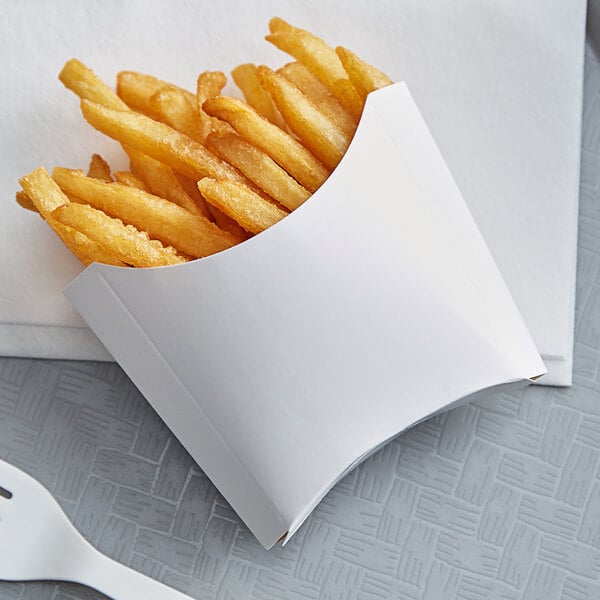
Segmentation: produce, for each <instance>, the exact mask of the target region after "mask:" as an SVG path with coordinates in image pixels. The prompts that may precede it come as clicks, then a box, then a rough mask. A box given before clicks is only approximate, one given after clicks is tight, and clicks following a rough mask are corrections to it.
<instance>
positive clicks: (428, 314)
mask: <svg viewBox="0 0 600 600" xmlns="http://www.w3.org/2000/svg"><path fill="white" fill-rule="evenodd" d="M65 294H66V295H67V297H68V298H69V300H70V301H71V302H72V303H73V304H74V305H75V307H76V308H77V310H78V311H79V312H80V313H81V315H82V316H83V318H84V319H85V321H86V322H87V323H88V325H89V326H90V327H91V328H92V330H93V331H94V332H95V334H96V335H97V336H98V337H99V338H100V340H101V341H102V342H103V344H105V346H106V348H107V349H108V350H109V351H110V352H111V354H112V355H113V356H114V357H115V359H116V360H117V361H118V362H119V363H120V364H121V366H122V367H123V368H124V369H125V371H126V372H127V373H128V375H129V376H130V377H131V379H132V380H133V381H134V383H135V384H136V385H137V386H138V387H139V389H140V390H141V392H142V393H143V394H144V395H145V396H146V398H147V399H148V401H149V402H150V403H151V404H152V406H153V407H154V408H155V409H156V410H157V412H158V413H159V414H160V415H161V417H162V418H163V419H164V421H165V422H166V423H167V425H168V426H169V427H170V428H171V429H172V431H173V432H174V433H175V435H176V436H177V437H178V438H179V439H180V441H181V442H182V443H183V445H184V446H185V447H186V449H187V450H188V451H189V452H190V454H191V455H192V457H193V458H194V459H195V460H196V461H197V462H198V464H199V465H200V467H201V468H202V469H203V470H204V471H205V472H206V473H207V475H208V476H209V477H210V478H211V480H212V481H213V482H214V484H215V485H216V486H217V487H218V489H219V490H220V492H221V493H222V494H223V495H224V496H225V498H226V499H227V500H228V501H229V502H230V504H231V505H232V507H233V508H234V509H235V510H236V511H237V513H238V514H239V515H240V517H241V518H242V519H243V520H244V521H245V523H246V524H247V525H248V527H249V528H250V529H251V530H252V532H253V533H254V534H255V535H256V537H257V538H258V539H259V541H260V542H261V543H262V544H263V545H264V546H265V547H270V546H271V545H273V544H274V543H275V542H276V541H277V540H279V539H281V538H283V539H284V541H285V540H287V539H289V537H290V536H291V535H292V534H293V533H294V532H295V531H296V529H297V528H298V527H299V526H300V525H301V523H302V522H303V521H304V519H305V518H306V517H307V516H308V514H310V512H311V510H312V509H313V508H314V507H315V506H316V504H317V503H318V502H319V501H320V500H321V498H322V497H323V496H324V495H325V494H326V493H327V491H328V490H329V489H330V488H331V487H332V486H333V485H334V484H335V483H336V482H337V481H338V480H339V479H340V478H341V477H342V476H343V475H344V474H345V473H347V472H348V470H349V469H351V468H352V467H354V466H355V465H356V464H358V462H360V460H362V459H364V458H365V457H366V456H367V455H368V454H370V453H371V452H372V451H374V450H375V449H376V448H378V447H379V446H381V445H382V444H383V443H385V442H386V441H387V440H389V439H390V438H392V437H394V436H395V435H397V434H398V433H400V432H401V431H403V430H405V429H406V428H408V427H410V426H411V425H414V424H415V423H417V422H418V421H421V420H422V419H424V418H426V417H428V416H430V415H432V414H434V413H437V412H439V411H441V410H445V409H447V408H449V407H450V406H451V405H454V404H456V403H457V402H460V401H465V400H466V399H471V398H473V397H477V396H478V395H480V394H482V393H485V392H488V391H490V390H491V389H494V390H496V389H498V388H499V387H501V386H515V385H523V384H524V383H527V382H528V380H530V379H531V378H533V377H537V376H539V375H541V374H543V373H545V372H546V369H545V367H544V364H543V362H542V361H541V358H540V356H539V353H538V352H537V350H536V348H535V346H534V344H533V342H532V340H531V337H530V335H529V332H528V331H527V328H526V326H525V325H524V323H523V320H522V318H521V316H520V314H519V312H518V310H517V308H516V306H515V304H514V302H513V300H512V298H511V295H510V293H509V291H508V289H507V287H506V285H505V283H504V281H503V279H502V277H501V275H500V273H499V272H498V269H497V267H496V265H495V263H494V261H493V259H492V257H491V255H490V253H489V251H488V249H487V247H486V245H485V242H484V241H483V238H482V237H481V235H480V233H479V231H478V229H477V227H476V225H475V223H474V221H473V219H472V217H471V215H470V213H469V211H468V209H467V207H466V205H465V203H464V201H463V199H462V197H461V194H460V192H459V190H458V188H457V187H456V185H455V183H454V181H453V179H452V176H451V175H450V173H449V171H448V169H447V167H446V165H445V163H444V160H443V158H442V156H441V155H440V153H439V151H438V149H437V147H436V145H435V143H434V141H433V139H432V138H431V135H430V133H429V131H428V129H427V126H426V125H425V123H424V121H423V119H422V117H421V115H420V114H419V111H418V109H417V107H416V105H415V104H414V102H413V100H412V98H411V96H410V94H409V92H408V89H407V88H406V86H405V85H404V84H402V83H400V84H396V85H393V86H390V87H388V88H385V89H382V90H379V91H378V92H375V93H373V94H371V95H370V96H369V99H368V101H367V105H366V107H365V110H364V113H363V117H362V120H361V123H360V125H359V128H358V131H357V133H356V135H355V138H354V140H353V142H352V144H351V146H350V148H349V150H348V152H347V153H346V155H345V157H344V158H343V160H342V162H341V163H340V164H339V166H338V167H337V169H336V170H335V171H334V173H333V174H332V175H331V177H330V178H329V179H328V180H327V182H326V183H325V184H324V185H323V186H322V187H321V188H320V189H319V190H318V192H317V193H316V194H314V195H313V196H312V197H311V198H310V199H309V200H308V201H307V202H306V203H305V204H304V205H302V206H301V207H300V208H299V209H297V210H296V211H295V212H294V213H292V214H291V215H290V216H288V217H286V218H285V219H284V220H282V221H281V222H279V223H278V224H277V225H275V226H273V227H271V228H270V229H268V230H267V231H265V232H263V233H261V234H260V235H258V236H256V237H254V238H252V239H250V240H248V241H246V242H244V243H242V244H240V245H238V246H235V247H233V248H231V249H229V250H226V251H224V252H222V253H220V254H217V255H214V256H211V257H208V258H205V259H202V260H197V261H193V262H190V263H187V264H184V265H177V266H172V267H162V268H155V269H121V268H116V267H109V266H105V265H98V264H94V265H91V266H90V267H88V268H87V269H86V270H85V271H84V272H83V273H82V274H81V275H80V276H79V277H78V278H77V279H76V280H75V281H74V282H73V283H72V284H71V285H70V286H69V287H68V288H67V289H66V290H65Z"/></svg>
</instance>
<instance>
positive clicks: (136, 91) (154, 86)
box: [98, 71, 196, 115]
mask: <svg viewBox="0 0 600 600" xmlns="http://www.w3.org/2000/svg"><path fill="white" fill-rule="evenodd" d="M163 87H178V86H175V85H173V84H172V83H169V82H168V81H163V80H161V79H157V78H156V77H153V76H152V75H144V74H142V73H136V72H135V71H121V72H120V73H117V94H118V95H119V97H120V98H121V99H122V100H123V101H124V102H125V104H127V106H128V107H130V108H133V109H134V110H138V111H142V112H144V113H146V114H149V115H153V113H152V106H151V105H150V98H151V97H152V96H153V95H154V94H155V93H156V92H158V90H160V89H161V88H163ZM178 89H180V90H181V91H182V92H183V93H184V95H185V96H186V98H187V99H188V101H189V102H190V104H192V105H193V104H194V103H195V101H196V100H195V97H194V94H192V93H191V92H189V91H188V90H184V89H183V88H178ZM98 104H101V103H100V102H98Z"/></svg>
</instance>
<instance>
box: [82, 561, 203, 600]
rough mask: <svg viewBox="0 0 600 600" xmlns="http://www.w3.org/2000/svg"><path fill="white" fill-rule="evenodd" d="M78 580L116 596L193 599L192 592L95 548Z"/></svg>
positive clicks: (120, 599) (133, 599)
mask: <svg viewBox="0 0 600 600" xmlns="http://www.w3.org/2000/svg"><path fill="white" fill-rule="evenodd" d="M91 556H92V557H93V559H92V560H89V561H87V568H86V569H82V571H83V572H80V573H78V579H77V581H78V582H79V583H83V584H84V585H87V586H89V587H92V588H94V589H96V590H98V591H99V592H102V593H103V594H106V595H107V596H109V597H110V598H112V599H113V600H154V599H155V598H156V599H160V600H192V598H190V596H187V595H186V594H183V593H182V592H178V591H177V590H175V589H173V588H171V587H168V586H166V585H165V584H164V583H160V581H157V580H156V579H152V578H151V577H148V576H147V575H144V574H143V573H140V572H139V571H135V570H134V569H130V568H129V567H126V566H125V565H122V564H121V563H118V562H116V561H114V560H112V559H111V558H109V557H108V556H105V555H104V554H102V553H101V552H98V551H95V552H94V553H93V554H92V555H91Z"/></svg>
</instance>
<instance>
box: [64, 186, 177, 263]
mask: <svg viewBox="0 0 600 600" xmlns="http://www.w3.org/2000/svg"><path fill="white" fill-rule="evenodd" d="M105 185H115V184H105ZM52 218H53V219H55V220H56V221H58V222H59V223H62V224H63V225H66V226H68V227H72V228H74V229H76V230H77V231H80V232H82V233H83V234H84V235H86V236H87V237H88V238H89V239H90V240H92V241H94V242H95V243H96V244H98V245H99V246H102V247H103V248H108V249H110V251H111V252H113V253H114V254H115V255H116V256H117V257H118V259H119V260H121V261H122V262H124V263H126V264H128V265H131V266H133V267H160V266H164V265H176V264H179V263H183V262H186V259H185V258H183V257H182V256H180V255H179V254H177V252H176V251H175V249H174V248H165V247H164V246H163V245H162V244H161V243H160V242H159V241H158V240H151V239H149V237H148V234H147V233H145V232H142V231H138V230H137V229H136V228H135V227H133V226H132V225H124V224H123V223H122V222H121V221H120V220H119V219H113V218H112V217H109V216H108V215H107V214H105V213H103V212H102V211H101V210H97V209H95V208H92V207H91V206H86V205H84V204H65V205H63V206H59V207H58V208H56V209H55V210H54V211H53V212H52Z"/></svg>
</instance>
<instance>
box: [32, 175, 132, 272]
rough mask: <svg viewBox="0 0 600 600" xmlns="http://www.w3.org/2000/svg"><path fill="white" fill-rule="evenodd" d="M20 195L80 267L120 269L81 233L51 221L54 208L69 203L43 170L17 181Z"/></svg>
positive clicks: (112, 255) (119, 264)
mask: <svg viewBox="0 0 600 600" xmlns="http://www.w3.org/2000/svg"><path fill="white" fill-rule="evenodd" d="M20 183H21V186H22V187H23V190H24V194H25V195H26V196H27V198H28V199H29V200H30V202H31V203H32V204H33V205H34V206H35V209H37V211H38V212H39V213H40V215H41V216H42V217H43V218H44V219H45V220H46V222H47V223H48V225H50V227H52V229H53V230H54V231H55V233H56V234H57V235H58V236H59V237H60V239H61V240H62V241H63V243H64V244H65V246H66V247H67V248H68V249H69V250H70V251H71V252H72V253H73V254H74V255H75V256H76V257H77V258H78V259H79V260H80V261H81V262H82V263H83V264H84V265H88V264H90V263H92V262H103V263H106V264H109V265H117V266H123V265H122V263H121V261H120V260H119V259H118V257H116V256H115V255H114V254H113V253H112V252H111V251H110V250H105V249H103V248H102V247H100V246H98V244H96V243H95V242H94V241H93V240H90V239H89V238H88V237H87V236H85V235H84V234H83V233H81V232H79V231H77V230H74V229H73V228H71V227H68V226H66V225H65V224H62V223H59V222H58V221H56V219H54V217H53V216H52V215H53V212H54V210H55V209H56V208H58V207H61V206H65V205H67V204H69V199H68V198H67V197H66V195H65V194H63V192H62V191H61V189H60V188H59V187H58V185H57V184H56V182H55V181H54V180H53V179H52V177H50V175H49V174H48V173H47V171H46V169H44V168H43V167H40V168H39V169H36V170H35V171H33V172H32V173H30V174H29V175H26V176H25V177H22V178H21V180H20Z"/></svg>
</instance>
